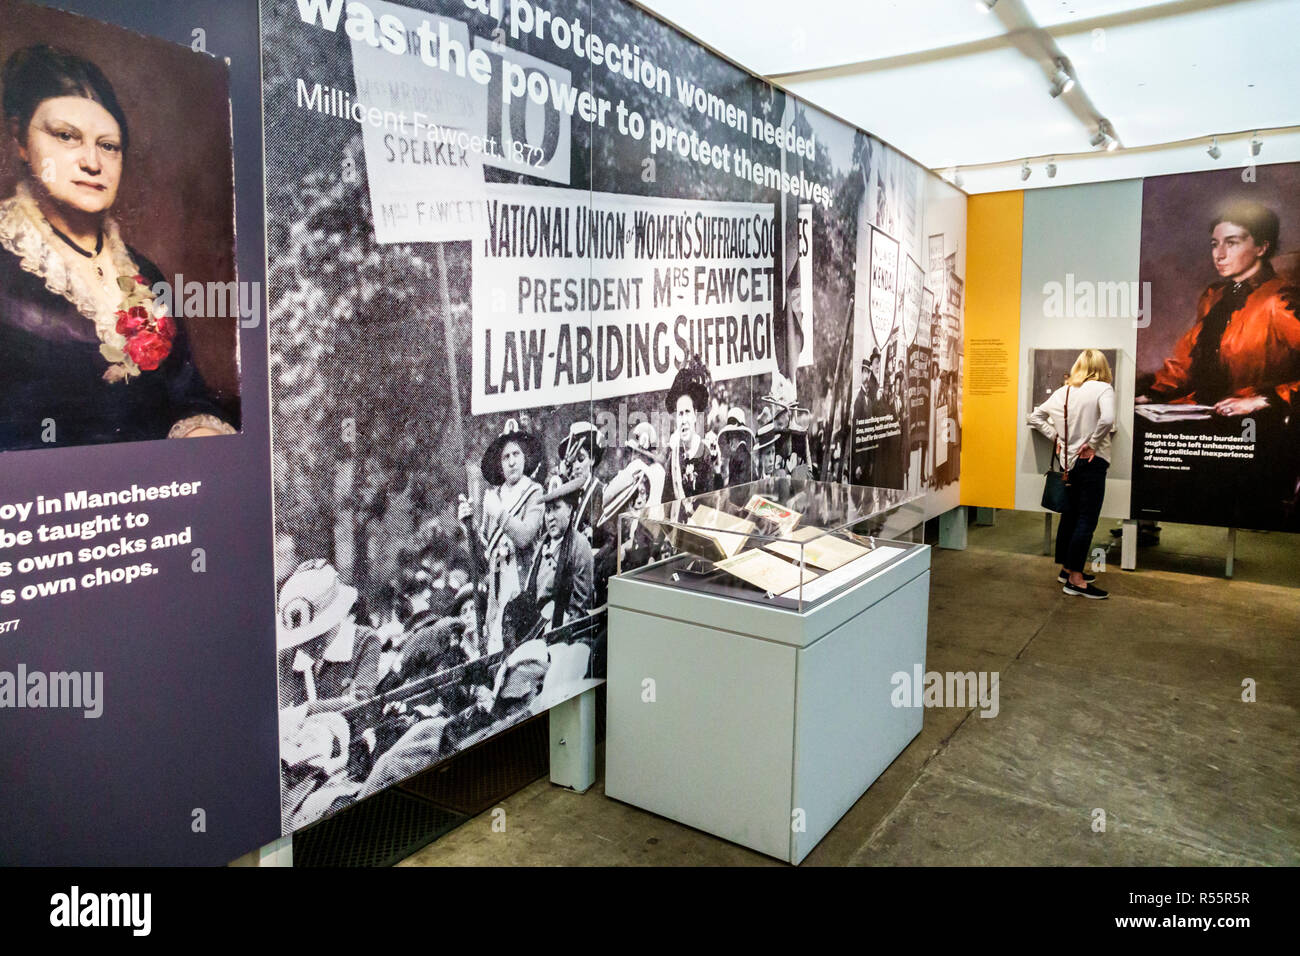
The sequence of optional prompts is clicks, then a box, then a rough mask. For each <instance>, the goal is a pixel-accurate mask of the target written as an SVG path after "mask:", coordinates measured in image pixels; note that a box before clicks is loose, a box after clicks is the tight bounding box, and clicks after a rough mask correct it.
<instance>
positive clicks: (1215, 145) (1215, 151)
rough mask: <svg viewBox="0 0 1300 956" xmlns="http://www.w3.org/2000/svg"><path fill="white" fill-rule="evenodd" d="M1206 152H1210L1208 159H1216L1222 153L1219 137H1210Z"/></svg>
mask: <svg viewBox="0 0 1300 956" xmlns="http://www.w3.org/2000/svg"><path fill="white" fill-rule="evenodd" d="M1206 152H1207V153H1209V154H1210V159H1218V158H1219V157H1220V156H1222V155H1223V150H1221V149H1219V137H1217V136H1213V137H1211V138H1210V148H1209V149H1207V150H1206Z"/></svg>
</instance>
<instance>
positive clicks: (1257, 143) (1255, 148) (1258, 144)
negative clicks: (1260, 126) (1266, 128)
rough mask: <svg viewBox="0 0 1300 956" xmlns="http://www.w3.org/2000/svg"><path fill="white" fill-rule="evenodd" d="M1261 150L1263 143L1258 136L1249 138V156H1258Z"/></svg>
mask: <svg viewBox="0 0 1300 956" xmlns="http://www.w3.org/2000/svg"><path fill="white" fill-rule="evenodd" d="M1263 148H1264V143H1263V141H1262V140H1261V139H1260V138H1259V134H1258V133H1256V134H1255V135H1254V136H1252V137H1251V138H1250V155H1252V156H1258V155H1259V151H1260V150H1261V149H1263Z"/></svg>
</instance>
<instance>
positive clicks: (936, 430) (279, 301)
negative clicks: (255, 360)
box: [262, 0, 965, 832]
mask: <svg viewBox="0 0 1300 956" xmlns="http://www.w3.org/2000/svg"><path fill="white" fill-rule="evenodd" d="M262 9H263V23H262V29H263V48H264V54H265V85H266V90H265V110H266V128H267V186H268V230H269V238H270V242H269V248H270V278H269V293H270V302H271V321H270V330H269V331H270V337H271V379H272V392H273V402H274V405H273V419H274V423H275V440H274V449H273V450H274V461H275V503H276V536H277V538H276V541H277V579H278V585H279V591H278V594H279V599H278V634H279V681H280V683H279V687H280V703H281V721H280V733H281V754H282V760H281V771H282V778H283V811H284V812H283V825H284V829H285V832H290V831H292V830H294V829H297V828H298V827H301V826H303V825H306V824H308V823H311V822H312V821H314V820H316V819H319V818H320V817H322V816H324V815H326V814H328V813H331V812H333V811H335V810H337V809H340V808H342V807H344V806H347V805H348V804H350V803H352V802H354V801H356V800H359V799H362V798H364V797H365V796H367V795H369V794H371V793H373V792H375V791H377V790H378V789H381V788H382V787H385V786H387V785H389V784H391V783H394V782H396V781H398V780H400V779H402V778H403V777H405V776H408V775H410V774H412V773H415V772H418V771H420V770H423V769H425V768H427V767H428V766H430V765H432V764H434V763H436V762H438V761H440V760H443V759H445V758H447V757H448V756H450V755H452V754H454V753H457V752H458V751H460V750H463V749H464V748H466V747H468V746H470V745H472V744H474V743H475V742H477V741H479V740H482V739H484V738H485V737H487V736H490V735H492V734H494V733H496V732H498V731H499V730H501V729H503V728H505V727H508V726H511V725H513V724H515V723H517V722H519V721H521V720H523V719H526V718H527V717H529V716H531V715H533V714H537V713H541V712H542V711H544V710H545V709H547V708H548V707H551V706H553V705H554V704H556V703H558V702H561V701H563V700H565V699H567V698H569V697H571V696H573V695H574V694H577V693H580V692H581V691H583V690H585V689H586V688H588V687H590V686H592V684H593V683H594V682H598V681H599V680H600V679H601V678H602V677H603V676H604V628H605V615H604V613H603V607H604V604H605V595H606V590H607V586H608V580H609V577H610V576H611V575H612V574H614V573H615V569H616V567H617V566H618V563H619V558H620V555H619V553H618V552H619V548H620V543H619V541H618V530H617V520H618V516H619V515H620V514H623V513H626V512H628V511H632V510H635V509H637V508H639V507H641V506H643V505H645V504H648V503H657V502H661V501H671V500H674V499H677V498H681V497H684V496H689V495H693V494H698V493H700V492H703V491H710V490H714V489H716V488H719V487H723V486H727V485H732V484H737V483H741V482H745V481H750V480H753V479H754V478H757V477H760V476H764V475H783V474H784V475H791V476H795V477H808V478H819V479H826V480H837V481H863V479H862V477H861V476H857V477H855V476H854V474H853V473H852V470H851V467H852V464H853V460H854V459H853V450H852V447H851V443H852V441H853V433H854V429H855V427H856V425H857V423H856V421H855V419H854V414H853V410H852V406H853V402H854V400H855V399H854V393H855V391H857V390H859V389H860V387H861V379H860V375H859V366H860V365H861V362H862V359H863V358H866V357H867V356H866V355H859V354H858V353H859V352H860V351H861V349H862V348H863V345H864V341H865V339H864V336H867V335H871V334H872V329H873V328H874V326H872V325H866V326H864V325H863V324H862V322H863V318H862V317H863V316H865V315H867V314H869V313H868V311H867V309H868V302H867V301H864V297H867V298H869V297H870V295H871V294H874V293H869V292H868V285H867V284H864V282H865V278H864V277H865V274H866V273H867V272H869V271H870V269H871V268H872V266H873V265H874V262H872V260H871V259H870V257H871V256H872V252H871V243H872V242H873V241H875V240H874V238H873V237H874V236H876V235H880V236H881V237H883V238H881V239H880V240H879V242H880V243H881V249H882V250H884V249H885V244H886V239H888V240H889V241H891V242H892V243H893V248H894V259H893V267H892V268H894V269H895V270H896V272H897V275H896V276H895V277H894V279H893V280H892V285H891V287H890V290H889V295H891V296H893V297H894V301H893V302H892V306H893V309H894V311H895V312H896V314H897V318H898V322H891V325H890V327H889V328H888V329H885V330H884V334H885V336H886V338H887V341H886V342H885V343H884V344H883V345H881V346H880V352H881V355H882V369H883V368H884V367H885V366H886V364H887V365H888V367H889V368H890V369H891V370H896V371H897V372H898V374H899V376H900V377H901V378H900V380H901V382H902V383H903V384H902V386H901V388H902V391H900V392H895V391H890V392H889V394H888V398H887V399H886V398H885V397H884V396H883V393H882V396H880V397H878V398H876V399H874V401H876V402H877V403H878V404H879V403H887V404H889V407H890V408H895V407H897V408H899V409H910V408H912V402H913V401H914V397H918V396H919V397H923V398H924V399H925V403H924V406H925V411H926V414H927V415H929V416H930V417H929V418H928V419H927V423H926V424H925V425H924V426H923V427H921V428H919V429H916V427H915V424H914V419H913V418H911V417H909V415H910V412H907V411H898V412H896V413H895V418H896V420H897V421H898V422H900V423H901V424H900V427H901V428H902V429H903V430H902V431H899V432H898V433H897V435H895V436H893V437H891V438H890V441H891V442H893V444H891V445H890V446H889V448H890V451H889V452H888V454H889V455H892V456H894V458H896V459H897V460H898V461H899V462H901V463H902V464H901V466H897V465H893V464H891V465H888V466H886V465H884V464H882V463H881V462H880V461H877V460H875V459H882V458H883V457H884V455H885V453H884V452H882V451H881V450H880V448H879V447H877V448H876V449H873V450H864V451H863V457H862V458H861V459H860V460H861V461H864V462H865V463H866V467H867V469H868V471H869V473H870V474H871V475H876V474H877V473H879V474H880V475H881V476H885V475H888V476H889V477H890V479H891V480H897V481H904V480H909V481H912V482H914V483H915V486H916V487H918V488H919V489H924V490H929V489H940V488H948V487H949V486H950V487H951V490H952V492H953V493H954V494H955V490H956V484H955V480H956V477H957V473H956V460H955V459H956V455H955V451H954V449H955V447H956V446H955V444H951V443H949V439H950V438H951V441H952V442H954V443H955V442H957V441H959V435H960V431H959V425H958V424H956V423H957V422H959V421H960V412H959V411H958V409H959V407H960V406H959V397H958V394H957V392H956V388H957V383H958V382H959V373H960V368H959V365H958V363H959V358H958V357H959V355H960V334H961V324H960V316H961V302H960V299H961V296H960V286H961V275H962V274H963V271H964V270H963V269H962V266H961V262H962V260H963V257H964V243H965V230H964V223H965V218H964V196H962V194H960V193H958V192H957V191H956V190H951V187H947V186H946V185H944V184H942V183H941V182H940V181H939V180H938V179H937V178H936V177H933V176H930V175H929V174H928V173H926V172H925V171H924V170H922V169H920V168H919V167H917V166H916V165H915V164H913V163H911V162H910V161H908V160H907V159H906V158H904V157H902V156H901V155H899V154H897V153H894V152H892V151H890V150H889V149H888V147H885V146H884V145H883V144H881V143H879V142H878V141H875V140H872V139H870V138H869V137H867V135H866V134H865V133H863V132H861V131H859V130H857V129H855V128H853V127H851V126H848V125H847V124H845V123H843V122H841V121H839V120H836V119H834V118H832V117H830V116H827V115H826V114H824V113H821V112H819V111H818V110H816V109H815V108H813V107H811V106H809V105H808V104H805V103H803V102H801V101H799V100H798V99H797V98H795V97H793V96H789V95H787V94H785V93H784V92H783V91H781V90H778V89H776V88H774V87H772V86H771V85H770V84H768V83H766V82H764V81H762V80H761V79H759V78H757V77H755V76H753V75H752V74H750V73H748V72H746V71H745V70H743V69H741V68H739V67H737V66H736V65H734V64H732V63H730V62H728V61H727V60H725V59H723V58H722V57H719V56H718V55H716V54H714V53H713V52H711V51H709V50H708V49H706V48H703V47H701V46H700V45H699V44H697V43H695V42H693V41H691V40H689V39H687V38H686V37H685V36H683V35H682V34H681V33H679V32H678V31H677V30H675V29H674V28H672V27H670V26H667V25H666V24H664V23H662V22H661V21H659V20H658V19H656V18H655V17H653V16H652V15H650V14H648V13H646V12H644V11H643V10H641V9H640V8H638V7H636V6H634V5H632V4H629V3H626V2H624V0H548V2H538V3H526V2H523V0H423V2H420V0H410V2H408V3H407V4H406V5H403V6H399V5H397V4H394V3H388V2H384V0H373V2H369V3H364V4H363V3H357V2H350V3H346V4H344V3H342V2H341V0H270V2H266V3H263V5H262ZM886 157H889V158H888V161H886ZM940 188H942V189H945V190H949V192H951V196H950V197H948V199H949V200H951V201H950V202H949V203H948V204H947V205H944V204H942V203H940V204H939V205H940V206H942V207H943V211H944V215H943V216H940V217H938V218H936V217H935V216H933V215H932V212H931V208H930V206H931V200H932V195H933V194H934V193H935V191H936V190H939V189H940ZM945 195H946V194H945ZM940 219H941V220H942V222H940V221H939V220H940ZM935 237H937V240H938V242H939V244H940V245H939V246H937V247H935V248H936V249H938V261H937V263H935V262H932V261H931V258H930V254H931V248H930V246H929V245H927V242H930V243H933V242H934V241H935ZM864 243H866V252H865V253H864ZM864 255H865V256H866V257H867V261H868V262H869V263H870V264H868V265H864V259H863V257H864ZM882 261H883V257H882ZM936 269H937V270H938V271H937V272H934V273H933V275H937V276H938V280H932V270H936ZM935 281H938V283H939V284H938V285H936V284H935ZM954 287H955V288H956V290H957V291H956V298H955V300H954V299H953V297H952V290H953V288H954ZM882 301H883V300H882ZM954 301H955V305H953V304H951V303H953V302H954ZM904 317H910V318H907V319H906V321H904ZM872 321H874V319H873V320H872ZM895 325H897V326H898V328H897V329H895V327H894V326H895ZM922 329H923V331H922ZM913 349H921V350H924V351H925V361H924V362H921V361H920V360H919V359H918V358H917V357H916V356H914V355H913V353H912V350H913ZM870 351H871V350H870V349H868V350H867V352H868V353H870ZM918 370H919V371H918ZM940 371H943V373H944V374H946V375H948V376H949V377H948V378H946V379H944V382H943V384H942V385H940V384H938V378H937V376H938V375H939V373H940ZM890 387H891V389H892V388H893V385H892V384H891V386H890ZM936 408H942V409H944V416H945V418H944V422H943V423H941V424H939V425H936V424H935V423H934V421H933V415H932V414H931V413H932V412H933V410H934V409H936ZM950 422H951V423H953V424H952V427H951V429H950V427H949V423H950ZM936 435H938V436H939V438H940V439H942V451H941V452H938V453H936V448H938V445H939V444H940V442H938V440H936V438H935V437H934V436H936ZM914 436H922V437H914ZM882 440H883V439H882ZM921 448H923V449H925V450H921V451H917V449H921ZM936 455H937V457H938V459H939V460H938V461H937V463H936V461H935V459H936ZM891 461H892V459H891ZM911 462H915V464H914V465H913V464H910V463H911ZM923 475H924V479H923V477H922V476H923ZM939 475H942V476H943V480H942V482H940V479H939V478H938V477H936V476H939ZM896 487H902V485H901V484H900V485H896ZM953 503H954V504H955V501H954V502H953ZM933 510H934V513H937V511H938V510H942V509H940V508H937V507H936V508H935V509H933ZM663 546H664V545H663V544H662V542H656V541H653V540H651V539H650V538H649V537H648V536H647V537H646V538H645V539H642V538H640V537H635V536H634V537H633V539H632V540H629V541H627V542H625V543H624V545H623V547H624V549H625V551H624V553H623V555H622V559H623V561H624V562H625V563H627V562H633V563H637V562H643V561H646V560H650V559H651V558H653V557H654V556H655V555H656V554H657V549H659V548H662V547H663Z"/></svg>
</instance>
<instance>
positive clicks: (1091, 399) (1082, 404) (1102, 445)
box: [1029, 380, 1115, 470]
mask: <svg viewBox="0 0 1300 956" xmlns="http://www.w3.org/2000/svg"><path fill="white" fill-rule="evenodd" d="M1067 392H1068V393H1069V398H1070V422H1069V425H1070V427H1069V436H1070V447H1069V449H1067V450H1066V451H1068V456H1063V455H1062V451H1063V449H1062V447H1061V445H1062V442H1061V438H1062V437H1063V436H1064V434H1065V432H1066V429H1065V399H1066V393H1067ZM1029 424H1030V425H1032V426H1033V427H1034V428H1037V429H1038V430H1039V431H1040V432H1042V433H1043V434H1044V435H1046V436H1047V437H1048V438H1050V439H1051V440H1052V441H1053V442H1054V443H1055V445H1056V454H1057V458H1058V460H1059V461H1060V463H1061V467H1062V468H1065V469H1067V470H1068V469H1069V468H1070V467H1071V466H1073V464H1074V462H1075V459H1077V458H1078V457H1079V449H1080V448H1082V447H1083V446H1084V444H1085V443H1086V444H1088V445H1090V446H1091V447H1092V450H1093V451H1095V452H1096V453H1097V457H1098V458H1103V459H1105V460H1106V462H1107V464H1109V463H1110V436H1111V432H1113V431H1114V430H1115V389H1114V387H1113V386H1111V385H1108V384H1106V383H1105V382H1098V381H1096V380H1093V381H1089V382H1084V383H1083V384H1082V385H1080V386H1078V387H1077V388H1076V387H1071V386H1068V385H1065V386H1062V387H1061V388H1058V389H1057V390H1056V391H1055V392H1053V393H1052V397H1051V398H1049V399H1048V400H1047V401H1045V402H1043V404H1041V405H1039V406H1038V407H1037V408H1035V409H1034V410H1033V411H1032V412H1030V413H1029Z"/></svg>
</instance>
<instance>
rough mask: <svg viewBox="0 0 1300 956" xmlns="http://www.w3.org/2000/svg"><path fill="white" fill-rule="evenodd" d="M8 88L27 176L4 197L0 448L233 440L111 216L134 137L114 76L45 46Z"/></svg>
mask: <svg viewBox="0 0 1300 956" xmlns="http://www.w3.org/2000/svg"><path fill="white" fill-rule="evenodd" d="M0 83H2V84H3V106H4V121H5V129H6V133H7V135H8V139H9V140H10V144H9V146H8V148H10V149H12V150H14V151H16V155H17V159H18V160H19V162H20V164H21V166H22V168H23V176H22V178H21V181H20V182H19V184H18V186H17V188H16V189H15V190H14V193H13V195H11V196H9V197H8V198H6V199H4V200H2V201H0V452H3V451H14V450H18V449H31V448H53V447H62V446H68V445H88V444H101V443H107V442H125V441H144V440H150V439H163V438H194V437H201V436H206V435H220V434H232V433H234V431H235V426H236V425H237V424H238V423H237V422H232V421H231V420H230V418H231V417H232V416H230V415H229V414H228V413H224V412H223V411H222V409H221V408H220V406H219V405H218V404H217V403H216V402H215V401H214V398H213V396H212V394H211V393H210V391H209V389H208V388H207V386H206V385H205V384H204V381H203V378H202V376H201V375H200V373H199V370H198V368H197V367H196V366H195V365H194V363H193V361H192V359H191V355H190V351H189V346H188V341H187V338H186V335H185V332H184V329H183V328H182V327H181V326H180V325H179V324H178V323H177V322H176V321H175V320H174V319H173V318H172V317H171V316H170V315H168V314H167V311H166V309H165V308H164V307H163V306H162V304H161V303H159V302H157V301H156V298H155V294H154V292H153V288H154V286H155V285H156V284H157V283H160V282H162V281H163V276H162V274H161V272H160V271H159V269H158V268H157V266H155V265H154V264H153V263H152V262H150V261H149V259H147V258H146V257H145V256H144V255H143V254H142V253H141V252H140V251H139V250H138V249H135V248H133V247H132V246H130V245H128V244H127V242H126V241H125V239H124V237H123V236H122V234H121V232H120V230H119V228H118V225H117V223H116V222H115V220H114V219H113V216H112V211H113V205H114V203H115V202H116V200H117V198H118V192H119V187H120V186H121V184H122V179H123V176H124V175H126V174H127V173H128V172H129V169H130V158H129V157H130V133H129V126H128V123H127V117H126V114H125V113H124V111H123V110H122V107H121V105H120V104H119V102H118V100H117V96H116V94H115V93H114V91H113V87H112V85H111V84H110V83H109V81H108V79H107V77H105V76H104V74H103V73H102V72H101V71H100V69H99V68H98V67H97V66H96V65H95V64H94V63H91V62H90V61H89V60H86V59H84V58H82V57H80V56H77V55H76V54H73V53H70V52H67V51H64V50H60V49H57V48H54V47H50V46H46V45H37V46H29V47H25V48H23V49H20V50H18V51H16V52H14V53H13V54H12V55H11V56H10V57H9V58H8V60H7V61H6V62H5V65H4V70H3V75H2V76H0Z"/></svg>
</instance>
